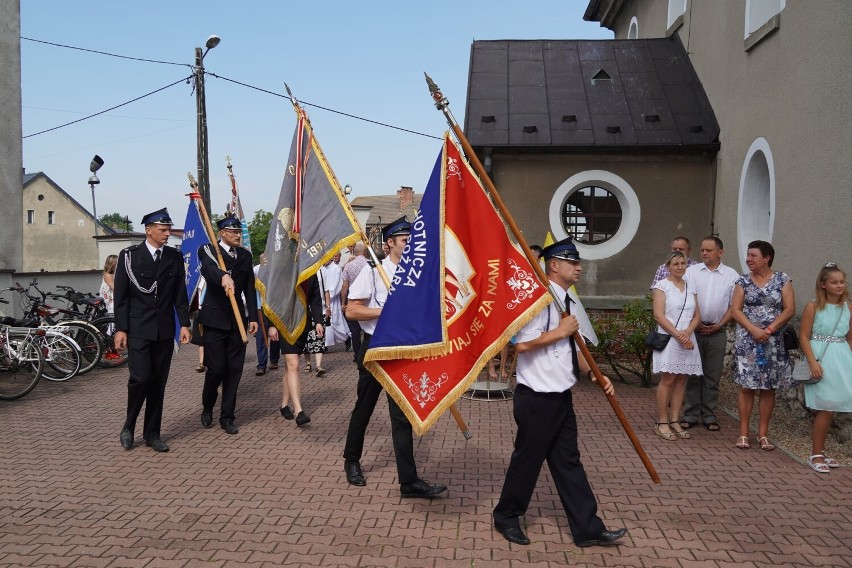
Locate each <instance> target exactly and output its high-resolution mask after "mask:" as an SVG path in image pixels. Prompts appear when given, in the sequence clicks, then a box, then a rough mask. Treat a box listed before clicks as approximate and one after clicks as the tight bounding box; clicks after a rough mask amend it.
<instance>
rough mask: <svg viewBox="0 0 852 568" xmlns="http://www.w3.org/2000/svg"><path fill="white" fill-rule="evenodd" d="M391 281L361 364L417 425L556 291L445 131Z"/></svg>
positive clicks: (461, 388) (436, 413) (423, 426)
mask: <svg viewBox="0 0 852 568" xmlns="http://www.w3.org/2000/svg"><path fill="white" fill-rule="evenodd" d="M391 284H392V290H391V295H390V297H389V298H388V300H387V303H386V304H385V305H384V307H383V308H382V313H381V316H380V317H379V321H378V323H377V326H376V332H375V334H374V335H373V337H372V340H371V343H370V349H369V350H368V351H367V353H366V357H365V361H366V362H365V365H366V367H367V368H368V369H369V370H370V371H371V372H372V373H373V374H374V375H375V376H376V378H377V379H378V380H379V381H380V382H381V383H382V385H383V386H384V387H385V389H386V390H387V392H388V393H390V395H391V396H392V397H393V398H394V400H395V401H396V402H397V403H398V404H399V406H400V408H401V409H402V410H403V411H404V412H405V414H406V416H407V417H408V419H409V421H410V422H411V424H412V426H413V428H414V431H415V432H417V434H423V433H424V432H426V431H427V430H428V429H429V428H430V427H431V426H432V425H433V424H434V423H435V422H436V421H437V419H438V418H439V417H440V416H441V414H442V413H443V412H445V411H446V410H447V409H448V408H449V407H450V405H451V404H452V403H454V402H455V401H456V400H458V398H459V397H460V396H461V395H462V394H463V393H464V392H465V391H466V390H467V389H468V387H469V386H470V384H471V383H472V382H473V381H474V380H475V379H476V376H477V374H478V373H479V371H480V370H481V369H482V367H483V366H484V365H485V364H486V363H487V362H488V361H489V360H490V359H491V358H492V357H493V356H494V355H495V354H496V353H497V351H499V350H500V349H501V348H502V346H503V345H505V343H506V342H507V341H509V339H510V338H511V337H512V335H514V334H515V332H516V331H517V330H518V329H520V327H521V326H523V325H524V324H525V323H527V322H528V321H529V320H530V319H531V318H532V317H533V316H534V315H535V314H536V313H538V311H539V310H541V309H542V308H543V307H544V306H546V305H547V304H548V303H549V302H550V301H551V299H550V296H549V295H548V294H547V290H546V289H545V288H544V287H543V286H542V285H541V284H540V283H539V281H538V278H537V277H536V275H535V272H534V270H533V268H532V266H531V265H530V263H529V261H528V260H527V258H526V256H525V255H524V254H523V253H522V252H521V251H520V250H519V249H518V247H517V246H516V245H515V244H514V243H513V242H512V240H511V239H510V237H509V233H508V231H507V229H506V226H505V224H504V223H503V220H502V219H501V217H500V215H499V214H498V213H497V210H496V209H495V208H494V205H493V204H492V202H491V200H490V199H489V198H488V195H487V193H486V191H485V189H484V188H483V187H482V184H481V183H480V182H479V179H478V178H477V177H476V175H475V174H474V172H473V171H472V170H471V169H470V167H469V166H468V164H467V163H466V162H465V160H464V159H463V158H462V155H461V152H460V150H459V149H458V147H457V146H456V145H455V144H454V143H453V142H452V141H451V140H450V139H449V137H448V136H447V135H445V136H444V143H443V147H442V151H441V155H440V156H439V158H438V162H437V163H436V165H435V168H434V170H433V172H432V177H431V179H430V181H429V184H428V186H427V188H426V191H425V192H424V194H423V200H422V202H421V209H420V211H419V212H418V214H417V217H416V218H415V219H414V221H413V222H412V228H411V236H410V239H409V242H408V245H407V246H406V248H405V250H404V252H403V254H402V259H401V260H400V263H399V266H398V267H397V270H396V273H395V274H393V275H392V283H391Z"/></svg>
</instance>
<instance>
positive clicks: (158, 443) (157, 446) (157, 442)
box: [145, 438, 169, 452]
mask: <svg viewBox="0 0 852 568" xmlns="http://www.w3.org/2000/svg"><path fill="white" fill-rule="evenodd" d="M145 445H146V446H150V447H152V448H154V451H155V452H168V451H169V447H168V446H167V445H166V443H165V442H164V441H162V440H161V439H159V438H154V439H153V440H145Z"/></svg>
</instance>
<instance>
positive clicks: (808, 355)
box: [796, 262, 852, 473]
mask: <svg viewBox="0 0 852 568" xmlns="http://www.w3.org/2000/svg"><path fill="white" fill-rule="evenodd" d="M849 311H850V310H849V290H848V289H847V288H846V274H845V273H844V272H843V271H842V270H840V268H838V266H837V265H836V264H834V263H833V262H829V263H828V264H826V265H825V266H823V267H822V270H820V271H819V276H818V277H817V283H816V297H815V299H814V300H812V301H810V302H808V303H807V305H806V306H805V309H804V310H803V311H802V324H801V326H800V327H799V344H800V345H801V347H802V354H803V355H804V357H805V360H803V361H800V362H798V363H796V364H797V365H803V364H806V365H808V367H809V368H810V371H811V377H813V378H815V379H819V380H818V381H817V382H816V383H814V384H811V385H805V406H807V407H808V408H810V409H812V410H815V411H816V416H815V417H814V429H813V447H812V449H811V455H810V457H809V458H808V465H810V466H811V469H813V470H814V471H816V472H817V473H828V472H829V468H832V467H838V466H839V465H840V464H839V463H837V460H835V459H832V458H830V457H828V456H827V455H825V437H826V435H828V430H829V428H831V420H832V418H834V413H835V412H852V325H850V324H852V321H850V319H852V316H850V314H849Z"/></svg>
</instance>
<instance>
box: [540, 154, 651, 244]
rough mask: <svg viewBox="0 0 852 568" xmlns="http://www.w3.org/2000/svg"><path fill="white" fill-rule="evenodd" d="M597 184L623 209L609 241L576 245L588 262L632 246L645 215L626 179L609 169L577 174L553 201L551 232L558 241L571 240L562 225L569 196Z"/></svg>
mask: <svg viewBox="0 0 852 568" xmlns="http://www.w3.org/2000/svg"><path fill="white" fill-rule="evenodd" d="M590 185H594V186H598V187H602V188H604V189H606V190H607V191H609V192H610V193H612V194H613V195H614V196H615V197H616V198H617V199H618V204H619V205H620V206H621V226H619V227H618V231H616V232H615V235H613V236H612V238H611V239H609V240H608V241H604V242H602V243H598V244H584V243H576V242H575V243H574V244H575V245H576V246H577V250H578V251H579V252H580V258H582V259H586V260H598V259H602V258H609V257H610V256H614V255H616V254H618V253H619V252H621V251H622V250H624V249H625V247H627V245H629V244H630V242H631V241H632V240H633V237H635V236H636V231H637V230H638V229H639V220H640V218H641V216H642V212H641V208H640V207H639V198H638V197H637V196H636V192H635V191H633V188H632V187H630V184H629V183H627V182H626V181H625V180H624V179H623V178H622V177H620V176H618V175H616V174H614V173H612V172H608V171H606V170H586V171H583V172H579V173H577V174H574V175H573V176H571V177H570V178H568V179H567V180H565V181H564V182H562V184H561V185H560V186H559V187H558V188H557V189H556V191H555V192H554V194H553V198H552V199H551V200H550V208H549V210H548V218H549V221H550V232H551V233H552V234H553V238H554V239H556V240H557V241H559V240H562V239H565V238H567V237H568V236H569V235H568V233H567V231H566V230H565V227H564V226H563V225H562V214H563V211H564V209H565V202H566V201H567V200H568V196H569V195H571V194H572V193H574V192H575V191H576V190H578V189H581V188H584V187H587V186H590Z"/></svg>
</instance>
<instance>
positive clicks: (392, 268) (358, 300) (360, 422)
mask: <svg viewBox="0 0 852 568" xmlns="http://www.w3.org/2000/svg"><path fill="white" fill-rule="evenodd" d="M410 234H411V223H409V222H408V220H407V219H406V218H405V217H401V218H399V219H397V220H396V221H393V222H391V223H389V224H388V225H386V226H385V227H384V229H383V230H382V237H383V238H384V242H385V243H386V244H387V245H388V246H389V247H390V253H389V254H388V256H387V257H386V258H385V259H384V261H382V267H381V268H379V267H374V266H370V267H364V269H363V270H361V272H360V273H359V274H358V277H357V278H355V281H354V282H353V283H352V285H351V286H350V287H349V301H348V303H347V305H346V317H347V318H349V319H352V320H357V321H359V322H360V324H361V329H362V330H363V332H364V338H363V340H362V342H361V351H360V352H359V353H358V355H357V363H358V398H357V400H356V401H355V408H354V409H353V410H352V416H351V418H350V419H349V429H348V431H347V434H346V447H345V448H344V450H343V459H344V462H343V469H344V471H345V473H346V481H348V482H349V483H350V484H351V485H357V486H363V485H366V484H367V482H366V480H365V479H364V472H363V470H362V469H361V461H360V460H361V455H362V453H363V451H364V436H365V434H366V432H367V425H368V424H369V423H370V417H371V416H372V415H373V410H375V408H376V403H377V402H378V400H379V395H380V394H381V392H382V385H381V383H379V381H378V380H376V378H375V377H374V376H373V374H372V373H370V371H368V370H367V369H366V368H364V354H365V353H366V351H367V349H369V348H370V338H371V337H372V334H373V333H374V332H375V330H376V322H377V320H378V319H379V315H380V314H381V313H382V307H383V306H384V305H385V302H386V301H387V298H388V289H387V287H386V286H385V284H384V281H383V280H382V278H381V275H380V274H378V270H381V269H383V270H384V271H385V274H387V276H388V277H389V278H390V277H393V275H394V273H395V272H396V268H397V265H398V264H399V261H400V258H401V257H402V251H403V249H405V245H406V244H407V243H408V238H409V235H410ZM388 408H389V410H390V418H391V435H392V437H393V449H394V454H395V455H396V469H397V476H398V478H399V485H400V493H401V494H402V496H403V497H423V498H427V499H431V498H433V497H436V496H438V495H440V494H441V493H444V492H445V491H446V490H447V486H446V485H442V484H440V483H436V484H434V485H433V484H430V483H428V482H427V481H424V480H423V479H420V478H419V477H418V476H417V465H416V464H415V463H414V440H413V433H412V427H411V423H410V422H409V421H408V418H406V416H405V414H404V413H403V411H402V410H400V408H399V406H398V405H397V403H396V402H395V401H394V399H393V398H392V397H391V396H390V395H388Z"/></svg>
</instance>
